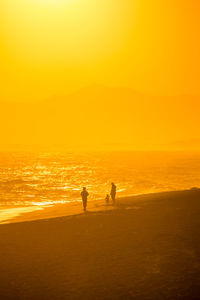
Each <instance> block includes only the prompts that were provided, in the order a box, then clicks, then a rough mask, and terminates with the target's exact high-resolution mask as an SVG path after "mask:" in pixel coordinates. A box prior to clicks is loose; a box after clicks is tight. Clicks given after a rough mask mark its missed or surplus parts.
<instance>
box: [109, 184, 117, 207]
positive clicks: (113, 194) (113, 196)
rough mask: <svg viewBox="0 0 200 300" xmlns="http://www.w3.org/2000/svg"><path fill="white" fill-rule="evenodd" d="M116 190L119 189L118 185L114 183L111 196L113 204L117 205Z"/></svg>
mask: <svg viewBox="0 0 200 300" xmlns="http://www.w3.org/2000/svg"><path fill="white" fill-rule="evenodd" d="M116 189H117V187H116V185H115V184H114V183H113V182H112V183H111V192H110V195H111V198H112V201H113V203H115V197H116Z"/></svg>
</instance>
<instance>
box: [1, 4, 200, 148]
mask: <svg viewBox="0 0 200 300" xmlns="http://www.w3.org/2000/svg"><path fill="white" fill-rule="evenodd" d="M199 8H200V4H199V2H198V1H187V0H184V1H180V0H177V1H172V0H169V1H158V0H151V1H150V0H136V1H131V0H126V1H122V0H117V1H111V0H101V1H92V0H58V1H54V0H18V1H16V0H1V3H0V63H1V90H0V99H1V100H0V101H1V120H0V122H1V128H2V135H1V141H0V145H1V146H2V147H4V146H5V147H7V146H8V147H9V146H11V145H19V146H22V145H30V146H33V145H37V146H47V147H49V146H50V145H65V146H66V148H67V147H86V148H88V149H104V148H105V149H108V148H109V149H143V150H150V149H171V148H173V149H174V148H178V149H179V148H181V149H184V148H185V147H186V146H184V145H185V143H189V142H187V141H191V140H195V141H196V140H198V139H199V138H200V134H199V132H198V128H199V118H198V116H199V111H200V101H199V100H200V98H199V96H198V95H200V85H199V75H200V74H199V73H200V71H199V70H200V56H199V52H200V42H199V34H200V21H199ZM134 91H136V92H134ZM60 95H62V96H60ZM147 95H150V96H147ZM179 95H190V96H179ZM46 99H48V100H46ZM177 141H183V142H181V143H180V142H177ZM181 145H182V146H181ZM189 146H190V145H189ZM186 148H190V147H188V145H187V147H186ZM191 148H192V149H193V148H195V149H197V148H199V147H198V143H192V144H191Z"/></svg>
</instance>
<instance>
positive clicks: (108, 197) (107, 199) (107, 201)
mask: <svg viewBox="0 0 200 300" xmlns="http://www.w3.org/2000/svg"><path fill="white" fill-rule="evenodd" d="M105 200H106V204H108V203H109V200H110V196H109V195H108V194H107V195H106V199H105Z"/></svg>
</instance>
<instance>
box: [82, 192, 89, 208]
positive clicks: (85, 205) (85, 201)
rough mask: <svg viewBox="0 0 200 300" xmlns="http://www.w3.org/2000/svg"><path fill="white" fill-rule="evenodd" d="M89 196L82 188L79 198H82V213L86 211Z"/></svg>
mask: <svg viewBox="0 0 200 300" xmlns="http://www.w3.org/2000/svg"><path fill="white" fill-rule="evenodd" d="M88 196H89V193H88V191H87V190H86V188H85V187H84V188H83V190H82V192H81V197H82V201H83V208H84V211H86V209H87V197H88Z"/></svg>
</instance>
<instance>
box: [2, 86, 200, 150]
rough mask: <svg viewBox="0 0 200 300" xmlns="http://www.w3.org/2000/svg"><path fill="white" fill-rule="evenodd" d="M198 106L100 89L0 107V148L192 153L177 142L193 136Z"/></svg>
mask: <svg viewBox="0 0 200 300" xmlns="http://www.w3.org/2000/svg"><path fill="white" fill-rule="evenodd" d="M113 99H114V100H115V101H114V102H113ZM199 102H200V97H195V96H174V97H171V96H146V95H142V94H138V93H136V92H134V91H133V90H131V89H125V88H108V87H103V86H90V87H88V88H84V89H81V90H79V92H76V93H73V94H71V95H69V96H59V97H51V98H49V99H48V100H46V101H43V102H37V103H29V104H27V103H8V102H4V103H1V107H2V109H1V112H0V126H1V128H2V129H3V130H2V135H1V145H3V144H6V145H10V146H12V145H18V146H19V145H24V146H28V145H30V146H34V147H39V146H42V147H50V148H52V147H55V148H58V149H61V148H62V149H65V150H67V149H81V150H82V149H87V150H88V149H92V150H97V149H101V150H103V149H105V150H114V149H116V150H127V149H128V150H131V149H133V150H170V149H173V150H174V149H187V150H188V149H196V148H197V146H198V144H194V143H191V144H190V145H188V144H187V145H186V144H184V143H179V142H178V141H180V140H183V141H184V140H185V139H186V140H190V139H191V138H193V139H195V137H199V109H197V107H198V104H199ZM2 142H3V143H2ZM190 146H191V147H190Z"/></svg>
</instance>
